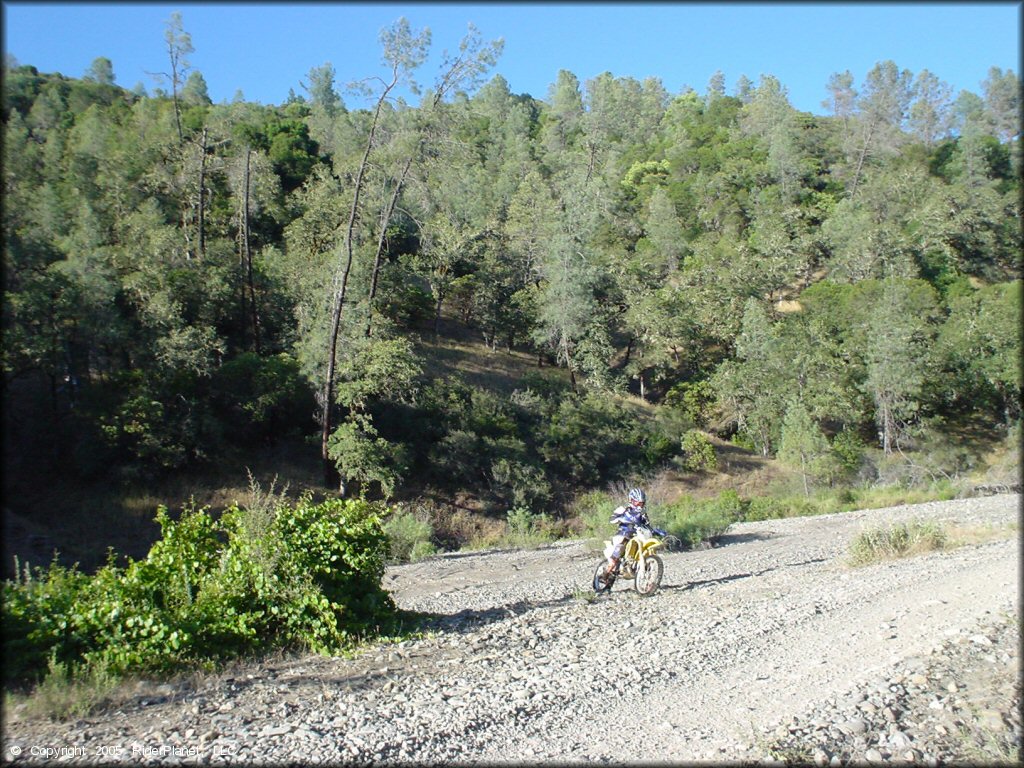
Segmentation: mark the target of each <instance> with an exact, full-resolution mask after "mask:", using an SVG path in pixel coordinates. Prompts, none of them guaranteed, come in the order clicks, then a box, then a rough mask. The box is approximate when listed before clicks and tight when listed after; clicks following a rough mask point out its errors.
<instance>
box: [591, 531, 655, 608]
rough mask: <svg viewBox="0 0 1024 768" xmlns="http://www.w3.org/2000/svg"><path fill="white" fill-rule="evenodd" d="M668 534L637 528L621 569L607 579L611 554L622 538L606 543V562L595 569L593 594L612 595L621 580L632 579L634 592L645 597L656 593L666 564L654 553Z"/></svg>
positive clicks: (629, 543)
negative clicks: (617, 581)
mask: <svg viewBox="0 0 1024 768" xmlns="http://www.w3.org/2000/svg"><path fill="white" fill-rule="evenodd" d="M666 535H667V534H666V532H665V531H663V530H661V529H659V528H652V527H650V526H647V525H638V526H637V528H636V533H634V534H633V537H632V538H631V539H630V540H629V541H627V542H626V546H625V548H624V550H623V552H622V557H621V558H620V559H619V566H618V568H617V569H616V571H615V572H614V573H611V574H608V575H607V577H605V574H606V573H607V570H608V566H609V565H610V564H611V557H612V552H613V551H614V549H615V546H616V545H617V544H618V543H619V542H621V541H622V538H623V537H622V536H621V535H617V536H614V537H613V538H612V539H610V540H606V541H605V543H604V559H603V560H602V561H601V562H599V563H598V564H597V568H596V569H594V592H596V593H597V594H599V595H600V594H601V593H602V592H610V591H611V589H612V585H613V584H614V583H615V580H616V579H618V578H625V579H633V589H635V590H636V591H637V593H638V594H640V595H643V596H644V597H648V596H650V595H653V594H654V593H655V592H657V591H658V587H660V586H661V577H662V576H663V575H664V573H665V563H664V562H662V559H661V557H660V556H658V555H657V554H655V553H656V550H657V549H658V548H659V547H661V546H662V541H661V537H663V536H666Z"/></svg>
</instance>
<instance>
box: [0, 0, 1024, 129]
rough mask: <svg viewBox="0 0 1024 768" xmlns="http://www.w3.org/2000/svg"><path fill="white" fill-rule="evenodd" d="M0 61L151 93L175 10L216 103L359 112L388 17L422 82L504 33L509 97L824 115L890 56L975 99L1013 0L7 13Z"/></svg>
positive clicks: (1008, 42)
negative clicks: (335, 94) (650, 92)
mask: <svg viewBox="0 0 1024 768" xmlns="http://www.w3.org/2000/svg"><path fill="white" fill-rule="evenodd" d="M3 11H4V24H3V29H4V39H3V42H4V53H5V54H10V55H13V56H14V57H15V59H17V61H18V63H20V64H31V65H33V66H35V67H37V68H38V69H39V70H40V71H42V72H60V73H62V74H64V75H67V76H69V77H80V76H81V75H82V74H83V73H84V72H85V71H86V70H87V69H88V67H89V65H90V64H91V63H92V61H93V60H94V59H95V58H97V57H99V56H105V57H107V58H109V59H110V60H111V61H112V62H113V67H114V75H115V77H116V79H117V82H118V84H119V85H122V86H124V87H125V88H132V87H134V86H135V85H136V84H137V83H142V84H143V86H145V88H146V89H147V91H149V92H150V93H152V92H153V90H154V89H155V88H156V87H158V85H159V83H158V82H157V81H156V80H155V79H154V78H153V77H151V76H150V75H148V74H147V73H149V72H163V71H167V70H168V69H169V67H168V63H167V51H166V46H165V43H164V38H163V35H164V29H165V22H166V20H167V19H168V18H169V17H170V15H171V13H172V12H173V11H180V12H181V14H182V20H183V22H184V28H185V31H187V32H188V33H189V34H190V35H191V36H192V43H193V46H194V47H195V52H194V53H193V54H192V55H191V57H190V62H191V65H192V68H193V69H197V70H199V71H200V72H201V73H202V74H203V77H204V78H205V80H206V83H207V86H208V88H209V92H210V96H211V98H212V99H213V101H214V102H222V101H230V100H231V99H232V98H233V97H234V96H235V94H236V92H237V91H239V90H241V92H242V94H243V95H244V97H245V99H246V100H248V101H257V102H260V103H263V104H280V103H282V102H284V101H285V99H286V98H287V96H288V92H289V89H294V91H295V92H296V93H297V94H300V95H306V93H305V91H304V90H303V88H302V85H301V83H302V82H303V81H304V80H305V77H306V74H307V73H308V72H309V70H310V69H311V68H312V67H315V66H320V65H322V64H324V63H326V62H330V63H331V64H332V65H333V66H334V68H335V70H336V73H337V82H338V85H339V91H342V96H343V98H344V100H345V103H346V104H347V105H348V106H349V107H353V108H355V107H361V106H364V103H363V102H362V101H361V100H360V98H358V97H357V96H355V95H353V94H349V93H345V92H344V88H343V86H344V84H345V83H347V82H349V81H353V80H358V79H361V78H365V77H368V76H372V75H377V74H381V72H382V69H381V61H380V51H381V49H380V45H379V42H378V33H379V31H380V30H381V28H382V27H385V26H387V25H389V24H391V23H392V22H394V21H395V20H396V19H398V18H399V17H400V16H405V17H406V18H407V19H408V20H409V22H410V23H411V24H412V26H413V27H414V28H415V29H420V28H422V27H429V28H430V29H431V32H432V37H433V45H432V51H433V55H432V58H431V60H430V61H428V63H427V64H425V65H424V67H423V68H422V69H421V70H420V72H419V79H420V81H421V82H422V83H423V84H425V85H429V84H430V82H432V80H433V76H434V73H435V71H436V68H437V63H438V61H439V59H440V54H441V51H442V50H443V49H446V48H447V49H455V48H456V47H457V46H458V43H459V40H460V39H461V38H462V37H463V35H464V34H465V33H466V30H467V24H468V23H469V22H472V23H474V24H475V25H476V26H477V27H478V29H479V30H480V32H481V34H482V35H483V36H484V38H485V39H494V38H497V37H502V38H504V40H505V50H504V53H503V55H502V57H501V59H500V61H499V62H498V66H497V67H496V69H495V70H494V73H500V74H501V75H503V76H504V77H505V79H506V80H508V82H509V87H510V88H511V90H512V91H513V92H514V93H529V94H531V95H532V96H534V97H536V98H538V99H544V98H546V97H547V94H548V87H549V86H550V85H551V84H552V83H554V82H555V79H556V78H557V75H558V72H559V70H561V69H566V70H569V71H570V72H572V73H573V74H575V75H576V76H577V77H578V78H579V79H580V81H581V82H585V81H586V80H587V79H589V78H591V77H594V76H595V75H598V74H600V73H602V72H606V71H607V72H611V73H612V74H613V75H615V76H617V77H626V76H629V77H635V78H637V79H640V80H642V79H644V78H646V77H652V76H653V77H657V78H659V79H660V80H661V81H662V83H663V85H664V86H665V88H666V89H667V90H668V91H669V92H670V93H673V94H674V93H678V92H680V91H681V90H682V89H683V88H684V87H685V86H690V87H692V88H694V89H696V90H697V91H698V92H700V93H703V92H704V91H705V89H706V86H707V83H708V80H709V78H710V77H711V76H712V74H714V72H715V71H716V70H721V71H722V73H723V74H724V75H725V80H726V90H727V92H730V93H731V92H732V90H733V87H734V85H735V83H736V80H737V78H739V76H740V75H746V76H747V77H748V78H750V79H751V80H752V81H754V82H755V83H756V82H757V81H758V78H759V77H760V76H761V75H763V74H769V75H774V76H775V77H777V78H778V79H779V80H780V82H781V83H782V84H783V86H785V87H786V88H787V90H788V93H789V98H790V102H791V103H792V104H793V106H794V107H796V108H797V109H801V110H806V111H811V112H815V113H818V114H822V113H824V111H825V110H824V109H823V108H822V106H821V102H822V100H823V99H825V98H826V96H827V93H826V90H825V86H826V84H827V82H828V79H829V76H830V75H831V74H832V73H835V72H842V71H844V70H849V71H850V72H851V73H852V74H853V76H854V79H855V84H856V85H859V84H860V83H861V82H862V81H863V78H864V76H865V75H866V74H867V72H868V71H869V70H870V69H871V67H873V66H874V65H875V64H876V63H877V62H879V61H883V60H886V59H891V60H892V61H894V62H896V64H897V65H898V66H899V67H900V68H904V69H909V70H911V71H912V72H913V73H914V74H917V73H918V72H920V71H921V70H923V69H928V70H930V71H931V72H933V73H934V74H935V75H937V76H938V77H939V78H941V79H942V80H945V81H946V82H947V83H949V84H950V85H951V86H952V87H953V89H954V93H956V92H959V91H960V90H970V91H974V92H975V93H978V94H980V93H981V82H982V81H983V80H984V79H985V78H986V77H987V73H988V70H989V67H992V66H997V67H1000V68H1002V69H1003V70H1007V69H1012V70H1013V71H1014V72H1016V73H1017V74H1018V76H1019V75H1020V56H1021V54H1020V33H1019V29H1020V21H1021V18H1020V16H1021V4H1020V3H1018V2H1002V3H948V2H947V3H926V2H925V3H912V4H898V3H794V4H777V3H769V2H765V3H648V4H625V3H612V2H608V3H586V2H579V3H502V2H494V3H470V2H458V3H456V2H452V3H425V2H424V3H419V2H406V3H384V2H381V3H346V2H338V3H326V2H324V3H305V4H300V3H290V4H277V3H244V2H237V3H201V4H192V3H175V4H164V3H139V4H132V3H117V4H113V3H106V4H105V3H45V2H24V1H18V0H16V1H14V2H6V1H5V2H4V3H3Z"/></svg>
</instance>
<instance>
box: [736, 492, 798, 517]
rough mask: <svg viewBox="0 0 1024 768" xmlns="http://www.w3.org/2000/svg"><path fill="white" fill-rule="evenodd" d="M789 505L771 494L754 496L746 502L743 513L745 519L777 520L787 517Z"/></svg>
mask: <svg viewBox="0 0 1024 768" xmlns="http://www.w3.org/2000/svg"><path fill="white" fill-rule="evenodd" d="M789 516H790V515H789V506H788V505H787V504H786V503H785V502H783V501H782V500H781V499H776V498H774V497H772V496H755V497H754V498H752V499H750V501H749V502H748V503H747V511H746V513H745V514H744V515H743V519H744V520H746V521H750V522H754V521H757V520H777V519H779V518H781V517H789Z"/></svg>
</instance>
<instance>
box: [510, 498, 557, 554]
mask: <svg viewBox="0 0 1024 768" xmlns="http://www.w3.org/2000/svg"><path fill="white" fill-rule="evenodd" d="M506 519H507V521H508V533H507V534H506V537H505V538H506V543H507V544H509V545H510V546H513V547H529V546H536V545H538V544H542V543H544V542H548V541H551V540H552V539H553V538H554V535H553V531H552V527H551V520H550V519H549V517H548V516H547V515H545V514H543V513H541V514H534V513H533V512H531V511H530V510H529V509H528V508H526V507H515V508H514V509H510V510H509V511H508V514H507V515H506Z"/></svg>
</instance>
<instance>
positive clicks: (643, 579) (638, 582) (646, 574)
mask: <svg viewBox="0 0 1024 768" xmlns="http://www.w3.org/2000/svg"><path fill="white" fill-rule="evenodd" d="M664 574H665V564H664V563H663V562H662V561H661V558H660V557H658V556H657V555H648V556H647V557H645V558H644V566H643V568H640V566H639V563H638V564H637V569H636V577H635V578H634V579H633V589H635V590H636V591H637V594H639V595H642V596H643V597H650V596H651V595H653V594H654V593H655V592H657V591H658V587H660V586H661V577H662V576H663V575H664Z"/></svg>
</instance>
